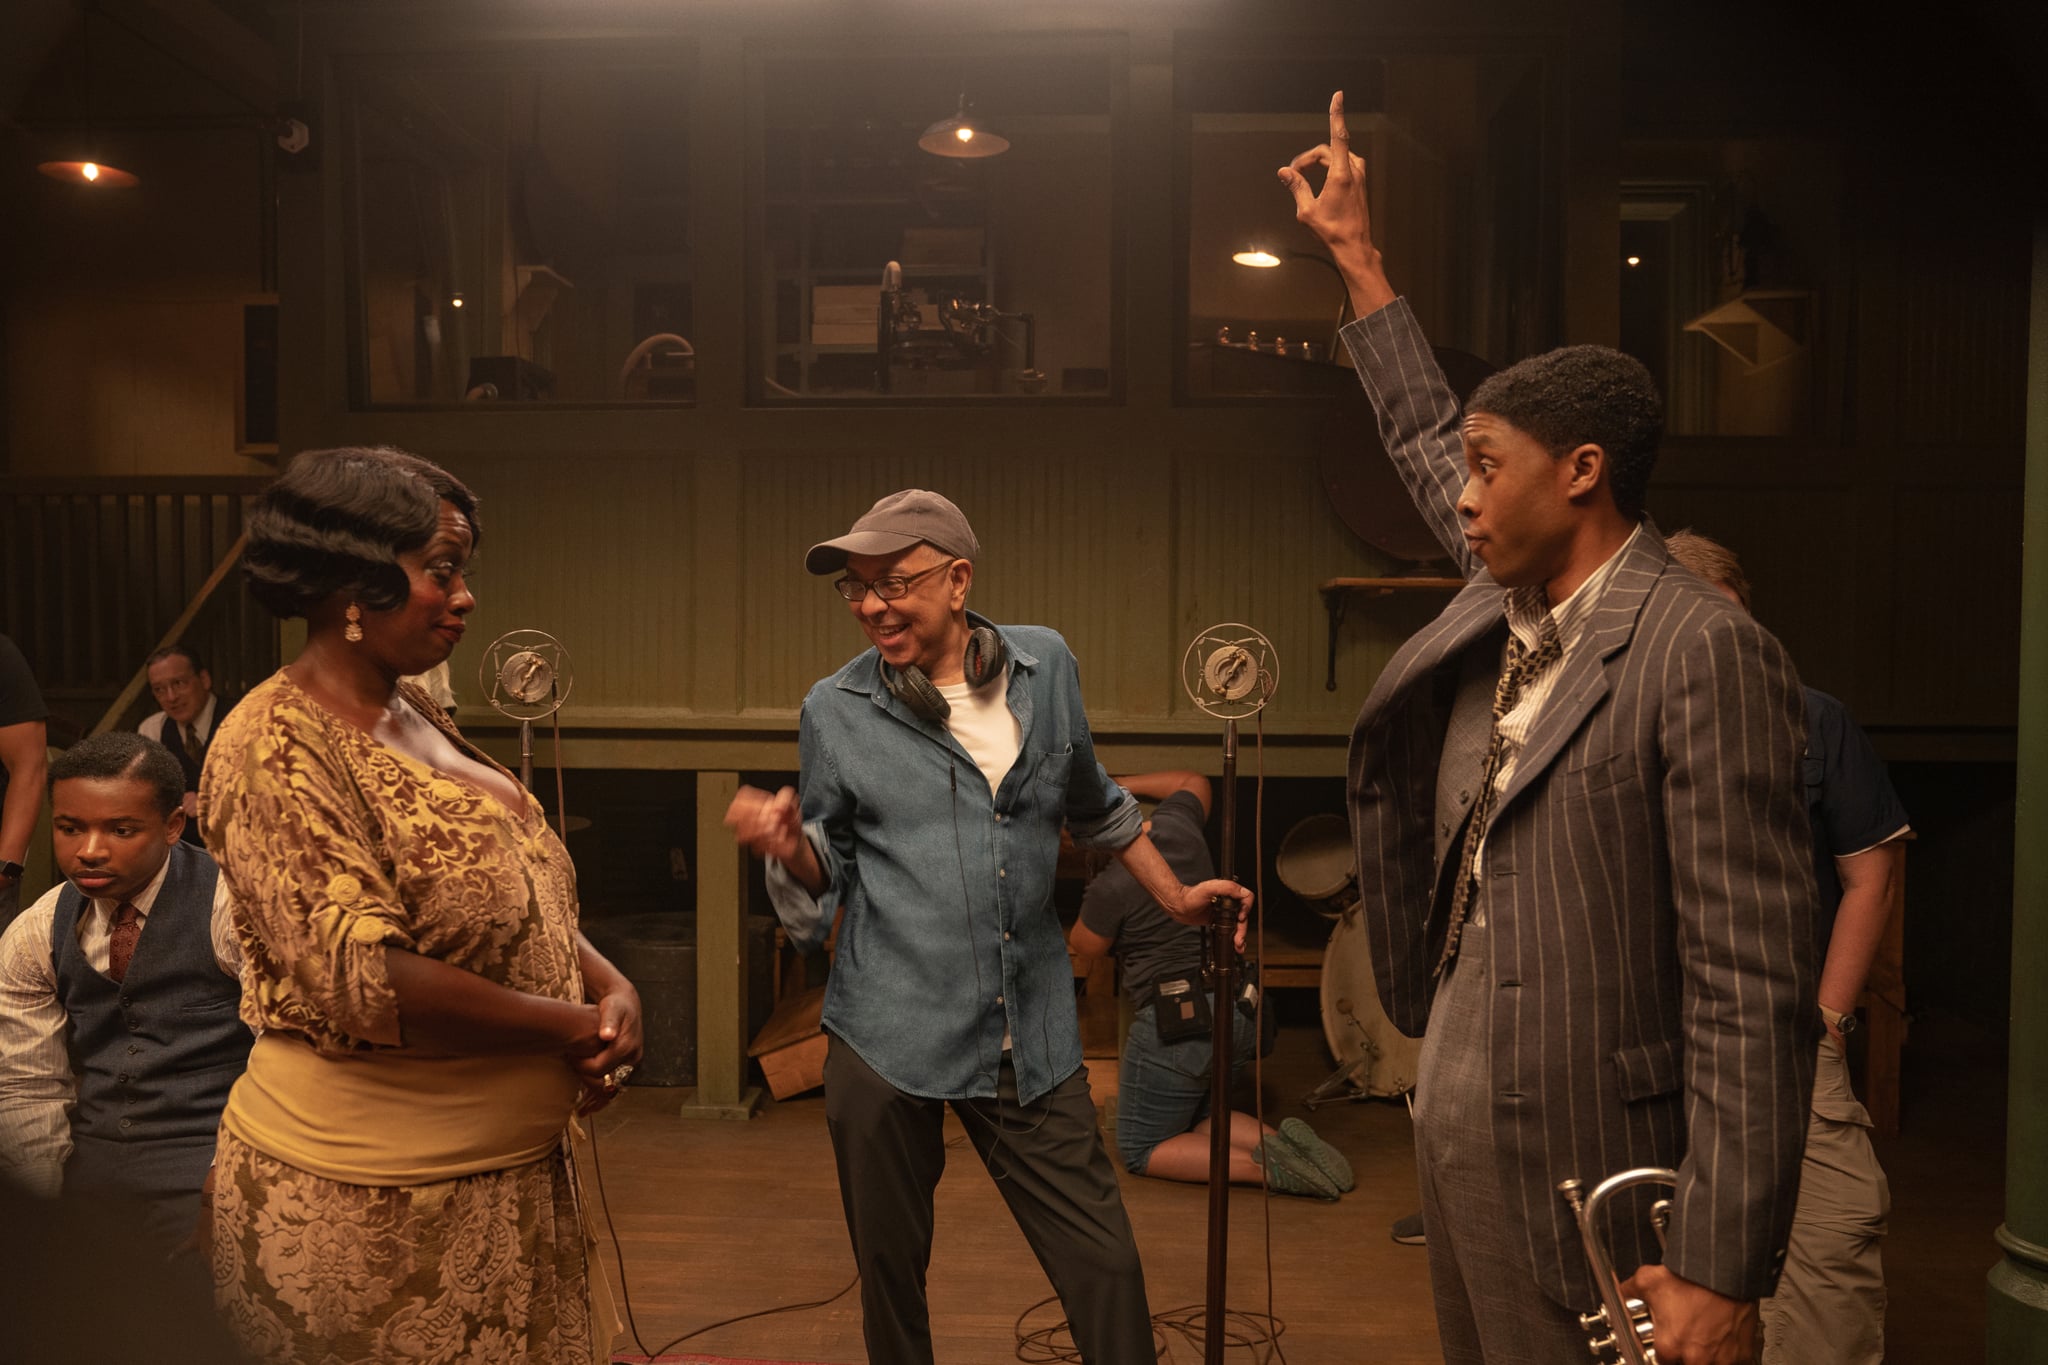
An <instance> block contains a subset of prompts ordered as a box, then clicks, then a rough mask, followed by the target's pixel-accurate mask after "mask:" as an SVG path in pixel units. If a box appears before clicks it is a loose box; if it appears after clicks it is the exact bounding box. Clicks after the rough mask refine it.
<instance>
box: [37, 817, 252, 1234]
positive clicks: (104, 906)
mask: <svg viewBox="0 0 2048 1365" xmlns="http://www.w3.org/2000/svg"><path fill="white" fill-rule="evenodd" d="M170 866H171V864H170V860H169V859H168V858H166V859H165V860H164V865H163V866H162V867H160V868H158V869H157V873H156V876H155V878H153V879H152V880H151V881H150V883H149V885H148V886H145V887H144V888H143V889H142V890H141V892H140V893H138V894H137V895H136V896H135V898H134V905H135V909H136V910H137V912H138V913H139V914H140V915H141V918H142V924H143V927H144V928H145V929H147V928H148V927H149V912H150V909H151V907H152V906H154V905H155V904H156V897H157V892H158V891H160V890H162V889H163V884H164V877H165V875H166V874H167V873H168V872H169V871H170ZM63 890H64V883H61V882H60V883H59V884H58V885H56V886H54V887H52V888H51V889H50V891H49V892H48V893H47V894H45V895H44V896H43V897H42V898H41V899H40V900H38V901H37V902H36V903H35V904H34V905H31V906H30V907H29V908H28V909H27V910H25V911H23V912H22V914H21V916H20V917H19V918H17V919H16V920H15V921H14V923H12V924H10V925H8V926H7V932H6V934H5V935H4V936H0V1180H4V1181H7V1182H8V1183H10V1184H12V1185H15V1186H17V1187H19V1188H21V1189H23V1190H26V1191H28V1192H29V1193H31V1194H35V1195H39V1196H41V1197H43V1198H46V1199H53V1198H55V1197H56V1196H57V1193H58V1191H59V1190H60V1189H61V1188H62V1187H63V1183H64V1163H65V1161H67V1160H68V1159H69V1158H70V1156H71V1109H72V1106H73V1105H74V1104H76V1103H77V1102H78V1082H77V1079H76V1078H75V1077H74V1076H73V1075H72V1072H71V1054H70V1052H69V1051H68V1050H67V1049H66V1048H65V1045H64V1033H65V1026H66V1024H67V1023H68V1022H69V1018H68V1016H67V1014H66V1012H65V1009H64V1002H63V1000H62V999H60V998H59V997H58V994H57V964H56V963H55V961H53V960H52V955H51V952H50V934H51V931H52V930H53V928H54V927H55V921H56V918H57V897H58V896H59V895H60V894H62V892H63ZM232 906H233V899H232V898H231V897H230V896H229V894H228V883H227V878H225V877H222V878H220V879H219V880H218V881H216V882H215V883H214V888H213V921H212V929H213V935H212V936H213V958H214V961H215V962H217V963H219V964H220V969H221V971H222V972H224V973H226V974H227V975H228V976H238V975H239V974H240V972H241V966H242V949H241V945H240V944H238V943H237V942H236V941H235V933H234V927H233V925H232V924H231V923H230V919H229V916H230V911H231V909H232ZM120 908H121V903H120V902H119V901H114V900H97V899H89V900H88V901H87V902H86V911H85V913H84V914H81V915H80V916H79V917H78V948H79V951H80V952H81V953H83V954H84V956H85V960H86V961H87V962H89V963H91V964H92V966H93V968H94V970H96V971H100V972H104V971H106V970H107V962H108V954H109V951H110V950H109V941H110V939H111V936H112V933H113V921H114V915H115V913H116V912H117V911H118V910H119V909H120Z"/></svg>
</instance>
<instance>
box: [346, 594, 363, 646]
mask: <svg viewBox="0 0 2048 1365" xmlns="http://www.w3.org/2000/svg"><path fill="white" fill-rule="evenodd" d="M346 614H347V617H348V624H347V625H346V626H343V627H342V629H341V638H342V639H344V640H346V641H348V642H349V643H350V644H354V643H355V642H356V641H358V640H360V639H362V638H363V609H362V608H361V607H359V606H357V605H356V604H355V603H353V602H351V603H349V604H348V612H347V613H346Z"/></svg>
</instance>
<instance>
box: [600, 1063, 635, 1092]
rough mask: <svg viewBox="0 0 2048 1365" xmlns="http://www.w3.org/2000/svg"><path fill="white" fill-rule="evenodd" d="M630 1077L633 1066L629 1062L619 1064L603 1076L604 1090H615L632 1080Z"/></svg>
mask: <svg viewBox="0 0 2048 1365" xmlns="http://www.w3.org/2000/svg"><path fill="white" fill-rule="evenodd" d="M632 1076H633V1064H632V1063H631V1062H621V1063H619V1065H617V1066H615V1067H613V1068H612V1069H611V1071H610V1072H609V1073H608V1074H607V1075H606V1076H605V1078H604V1088H605V1089H607V1090H617V1089H618V1088H619V1087H620V1086H622V1085H624V1084H625V1083H626V1082H627V1081H628V1080H630V1079H632Z"/></svg>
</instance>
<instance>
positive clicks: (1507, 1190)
mask: <svg viewBox="0 0 2048 1365" xmlns="http://www.w3.org/2000/svg"><path fill="white" fill-rule="evenodd" d="M1345 336H1346V340H1347V342H1348V344H1349V345H1350V348H1351V353H1352V356H1353V357H1354V359H1355V360H1356V362H1357V365H1358V372H1359V376H1360V378H1361V380H1362V381H1363V383H1364V384H1365V387H1366V390H1367V392H1368V393H1369V394H1370V395H1371V397H1372V400H1373V403H1374V406H1375V408H1376V409H1377V411H1378V413H1379V419H1380V431H1381V435H1382V437H1383V439H1384V441H1385V444H1386V448H1387V450H1388V452H1389V453H1390V454H1391V455H1392V457H1393V460H1394V463H1395V464H1396V465H1397V466H1398V467H1399V470H1400V472H1401V475H1402V477H1403V479H1404V481H1405V482H1406V483H1407V484H1408V486H1409V489H1410V492H1411V493H1412V495H1413V496H1414V497H1415V500H1416V503H1417V505H1418V507H1420V509H1421V510H1422V513H1423V515H1424V516H1425V517H1426V518H1427V519H1428V520H1429V521H1430V523H1431V525H1432V527H1433V528H1434V530H1435V531H1436V534H1437V538H1438V540H1440V541H1441V542H1442V543H1443V544H1444V546H1445V548H1446V549H1447V550H1449V551H1450V553H1451V554H1452V555H1453V556H1455V557H1456V558H1457V559H1458V561H1459V563H1460V565H1461V566H1462V568H1463V570H1464V574H1465V577H1466V579H1467V585H1466V587H1465V588H1464V590H1463V591H1462V592H1460V593H1459V594H1458V596H1457V597H1456V598H1455V599H1453V600H1452V602H1451V604H1450V606H1448V607H1447V608H1446V609H1445V610H1444V612H1443V614H1442V615H1441V616H1439V617H1438V618H1437V619H1436V620H1435V621H1434V622H1433V623H1432V624H1431V625H1430V626H1428V627H1427V628H1426V629H1424V630H1423V631H1421V632H1420V633H1419V634H1417V635H1416V636H1415V637H1413V638H1412V639H1410V640H1409V641H1408V643H1407V644H1406V646H1405V647H1403V648H1402V649H1401V651H1400V652H1399V653H1398V654H1396V655H1395V657H1394V658H1393V659H1392V660H1391V661H1390V662H1389V663H1388V665H1387V667H1386V669H1385V670H1384V671H1383V672H1382V673H1381V675H1380V678H1379V680H1378V682H1377V684H1376V685H1375V686H1374V687H1373V690H1372V693H1371V695H1370V696H1369V697H1368V698H1367V700H1366V702H1365V706H1364V708H1363V709H1362V710H1361V711H1360V713H1359V716H1358V722H1357V725H1356V727H1355V729H1354V730H1353V732H1352V738H1351V758H1350V776H1349V796H1350V804H1351V820H1352V837H1353V839H1354V841H1355V843H1356V851H1357V856H1358V871H1359V885H1360V888H1361V890H1362V891H1363V893H1364V896H1365V905H1366V913H1367V915H1368V917H1369V918H1368V924H1369V927H1370V931H1371V936H1372V949H1373V965H1374V970H1375V972H1376V974H1377V976H1378V980H1379V988H1380V995H1381V999H1382V1001H1383V1003H1384V1004H1385V1006H1386V1009H1387V1013H1388V1014H1389V1016H1391V1017H1392V1019H1393V1021H1394V1022H1395V1024H1396V1025H1397V1026H1399V1027H1400V1028H1401V1029H1402V1030H1403V1031H1405V1032H1407V1033H1409V1034H1420V1033H1421V1032H1422V1030H1423V1027H1424V1025H1425V1024H1426V1023H1427V1021H1428V1018H1429V1010H1430V1005H1431V1001H1432V999H1433V996H1434V985H1435V983H1434V981H1433V979H1432V976H1431V971H1432V968H1433V967H1434V965H1435V963H1436V959H1437V956H1438V954H1439V952H1440V951H1441V949H1442V944H1443V938H1444V932H1445V924H1446V918H1447V907H1448V902H1449V883H1450V881H1451V879H1452V877H1453V876H1454V875H1455V867H1454V866H1452V865H1454V864H1455V862H1456V850H1457V848H1458V846H1459V842H1460V839H1461V837H1462V830H1461V823H1462V822H1461V820H1460V818H1459V817H1460V816H1461V815H1462V814H1463V812H1464V811H1465V810H1467V809H1469V801H1470V798H1471V796H1473V795H1474V794H1476V793H1475V792H1473V791H1472V789H1473V788H1475V787H1476V785H1477V782H1478V779H1479V776H1480V770H1481V766H1482V764H1483V761H1484V755H1485V749H1486V744H1487V740H1488V735H1489V730H1490V726H1491V720H1492V717H1491V714H1490V711H1489V710H1488V709H1486V707H1485V705H1484V704H1483V703H1484V702H1485V701H1487V700H1490V694H1491V684H1492V680H1493V678H1494V677H1495V676H1497V674H1498V671H1499V659H1500V655H1499V647H1500V644H1501V642H1502V641H1503V640H1504V638H1505V627H1504V620H1505V597H1506V592H1505V590H1504V589H1503V588H1501V587H1500V586H1499V585H1498V584H1496V583H1495V582H1494V581H1493V580H1492V578H1491V577H1490V576H1489V575H1488V574H1487V573H1486V571H1485V569H1484V567H1483V566H1482V565H1480V564H1478V563H1477V562H1476V561H1475V560H1474V559H1473V557H1472V555H1471V553H1470V551H1469V548H1468V547H1467V545H1466V543H1465V541H1464V538H1463V536H1462V534H1461V533H1460V529H1459V518H1458V514H1457V510H1456V502H1457V497H1458V493H1459V490H1460V488H1461V487H1462V485H1463V482H1464V479H1465V473H1466V471H1465V460H1464V446H1463V442H1462V439H1461V437H1460V434H1459V425H1458V424H1459V412H1458V405H1457V400H1456V398H1455V397H1454V396H1453V395H1452V394H1451V392H1450V390H1449V388H1448V386H1447V385H1446V384H1445V383H1444V380H1443V377H1442V374H1441V372H1440V371H1439V370H1438V368H1437V365H1436V362H1435V360H1434V358H1433V357H1432V356H1431V353H1430V350H1429V346H1428V344H1427V342H1426V341H1425V340H1424V339H1423V336H1422V332H1421V329H1420V327H1419V326H1418V325H1417V323H1416V321H1415V318H1414V315H1413V314H1412V313H1411V312H1410V311H1409V309H1408V305H1407V303H1406V302H1405V301H1400V302H1396V303H1394V304H1393V305H1391V306H1389V307H1387V308H1384V309H1382V310H1380V311H1379V312H1377V313H1374V314H1371V315H1370V316H1368V317H1366V318H1364V319H1361V320H1360V321H1358V322H1356V323H1353V324H1352V325H1351V326H1350V327H1349V328H1347V329H1346V333H1345ZM1624 554H1625V556H1626V557H1625V558H1624V559H1623V561H1622V562H1621V563H1619V564H1618V565H1616V567H1615V573H1614V575H1613V577H1612V578H1611V580H1610V581H1609V583H1608V586H1607V589H1606V592H1605V594H1604V595H1603V596H1602V597H1601V599H1600V602H1599V604H1598V606H1597V607H1595V608H1594V611H1593V614H1592V615H1591V616H1590V617H1589V618H1588V620H1587V622H1586V626H1585V631H1584V634H1583V635H1582V636H1581V637H1580V640H1579V643H1578V645H1577V647H1576V648H1575V649H1574V650H1573V651H1572V652H1571V654H1570V656H1569V657H1568V658H1567V659H1566V660H1565V661H1564V663H1563V664H1562V665H1561V667H1562V668H1563V670H1564V671H1563V673H1562V674H1561V675H1560V676H1559V677H1558V679H1557V682H1556V686H1555V689H1554V690H1553V691H1552V693H1551V695H1550V698H1549V700H1548V701H1547V702H1546V704H1545V705H1544V708H1543V710H1542V712H1541V713H1540V714H1539V715H1538V716H1537V718H1536V721H1535V724H1534V726H1533V727H1532V729H1531V730H1530V733H1529V736H1528V739H1527V742H1526V744H1525V745H1524V747H1523V749H1522V751H1521V753H1520V755H1519V757H1518V759H1517V761H1516V764H1515V768H1514V773H1513V777H1512V779H1511V781H1510V782H1509V784H1508V786H1507V787H1506V788H1505V789H1504V791H1503V792H1502V794H1501V797H1500V800H1499V803H1498V805H1497V808H1496V811H1495V814H1494V818H1493V825H1492V829H1491V831H1490V832H1489V834H1488V836H1487V846H1486V857H1485V862H1484V866H1483V868H1482V872H1483V875H1484V885H1483V886H1482V888H1481V894H1483V895H1484V896H1485V898H1486V899H1485V905H1486V914H1487V920H1488V924H1489V926H1490V928H1489V932H1488V934H1487V935H1486V936H1485V938H1484V940H1482V941H1483V942H1484V943H1485V944H1486V946H1487V950H1488V951H1490V953H1491V954H1492V968H1493V978H1494V984H1495V991H1494V998H1493V1004H1492V1010H1491V1015H1490V1017H1491V1031H1492V1040H1491V1046H1490V1064H1491V1071H1492V1090H1493V1104H1492V1108H1493V1134H1494V1145H1495V1150H1496V1154H1497V1158H1498V1161H1499V1165H1500V1182H1501V1189H1502V1191H1503V1198H1504V1200H1505V1203H1506V1207H1505V1208H1504V1209H1503V1210H1502V1226H1503V1228H1504V1229H1505V1230H1506V1232H1507V1235H1508V1236H1510V1237H1514V1238H1520V1239H1523V1240H1524V1241H1525V1243H1526V1247H1527V1251H1528V1255H1529V1258H1530V1261H1531V1263H1532V1264H1533V1266H1534V1267H1535V1272H1536V1278H1537V1281H1538V1283H1539V1284H1540V1285H1541V1286H1542V1287H1543V1289H1544V1291H1545V1292H1546V1293H1548V1294H1549V1295H1550V1296H1551V1297H1552V1298H1554V1299H1556V1300H1558V1301H1559V1302H1560V1303H1563V1304H1567V1305H1570V1306H1572V1307H1575V1308H1580V1309H1584V1308H1587V1307H1591V1306H1592V1305H1593V1304H1594V1303H1596V1302H1597V1299H1596V1297H1595V1295H1594V1292H1593V1290H1592V1287H1591V1286H1592V1280H1591V1277H1590V1275H1589V1273H1588V1272H1587V1270H1586V1268H1585V1264H1584V1256H1583V1254H1582V1251H1581V1249H1580V1247H1579V1243H1578V1235H1577V1229H1576V1225H1575V1224H1574V1223H1573V1221H1572V1218H1571V1214H1570V1210H1569V1209H1568V1208H1567V1207H1566V1205H1565V1203H1564V1201H1563V1199H1561V1198H1560V1197H1559V1195H1558V1193H1557V1182H1558V1181H1560V1180H1562V1179H1564V1178H1566V1177H1567V1176H1574V1175H1576V1176H1579V1177H1581V1178H1583V1179H1585V1180H1586V1182H1587V1184H1588V1185H1589V1186H1590V1185H1591V1184H1592V1183H1593V1182H1594V1181H1596V1180H1598V1179H1600V1178H1602V1177H1604V1176H1606V1175H1608V1174H1611V1173H1612V1172H1614V1171H1617V1170H1621V1169H1623V1168H1625V1167H1630V1166H1640V1165H1659V1166H1674V1167H1677V1168H1678V1172H1679V1180H1678V1190H1677V1193H1676V1195H1675V1197H1674V1207H1673V1218H1672V1225H1671V1233H1670V1241H1669V1246H1668V1249H1667V1251H1666V1252H1665V1254H1664V1255H1663V1256H1662V1258H1661V1259H1663V1261H1664V1263H1665V1264H1666V1265H1668V1266H1669V1267H1670V1268H1671V1270H1672V1271H1673V1272H1674V1273H1676V1274H1678V1275H1681V1276H1683V1277H1685V1278H1686V1279H1688V1280H1692V1281H1694V1282H1696V1283H1699V1284H1703V1285H1706V1286H1708V1287H1709V1288H1712V1289H1715V1290H1717V1291H1719V1292H1720V1293H1723V1294H1726V1295H1729V1296H1730V1297H1733V1298H1737V1299H1745V1300H1746V1299H1755V1298H1759V1297H1763V1296H1765V1295H1768V1294H1769V1293H1770V1292H1771V1290H1772V1289H1773V1288H1774V1287H1775V1285H1776V1283H1777V1277H1778V1270H1779V1268H1780V1266H1781V1265H1782V1264H1783V1260H1784V1247H1785V1241H1786V1237H1787V1234H1788V1232H1789V1229H1790V1227H1791V1222H1792V1208H1793V1202H1794V1199H1795V1197H1796V1195H1797V1193H1798V1184H1799V1162H1800V1154H1801V1151H1802V1149H1803V1146H1804V1142H1805V1136H1806V1106H1807V1100H1808V1095H1809V1092H1810V1091H1811V1089H1812V1086H1813V1062H1814V1055H1815V1054H1814V1049H1815V1046H1816V1043H1817V1035H1818V1032H1819V1028H1820V1023H1819V1014H1818V1010H1817V1008H1816V1004H1817V1002H1816V998H1815V989H1816V985H1817V981H1818V967H1817V958H1816V952H1815V944H1814V916H1815V897H1814V885H1813V872H1812V866H1811V854H1810V844H1809V841H1808V835H1807V816H1806V808H1805V801H1804V795H1803V792H1802V790H1801V783H1800V763H1799V759H1800V753H1801V749H1802V746H1803V744H1804V741H1805V732H1806V722H1805V714H1804V707H1803V703H1802V700H1801V696H1800V690H1799V680H1798V678H1797V676H1796V674H1795V673H1794V671H1793V668H1792V665H1791V663H1790V661H1789V660H1788V659H1787V657H1786V655H1785V652H1784V650H1783V649H1782V648H1781V647H1780V646H1779V645H1778V642H1777V641H1776V640H1775V639H1773V638H1772V637H1771V635H1770V634H1769V632H1767V631H1765V630H1764V629H1763V628H1762V627H1761V626H1759V625H1758V624H1757V623H1756V622H1755V621H1754V620H1752V619H1751V618H1750V617H1749V616H1748V614H1747V613H1745V612H1743V611H1741V610H1739V609H1738V608H1736V607H1734V606H1733V605H1732V604H1730V603H1729V602H1727V601H1726V600H1725V599H1723V598H1722V597H1721V596H1720V594H1719V593H1717V592H1715V591H1714V590H1713V589H1712V588H1710V587H1708V586H1707V585H1706V584H1705V583H1703V582H1702V581H1701V580H1700V579H1698V578H1696V577H1694V576H1693V575H1692V574H1690V573H1688V572H1686V571H1685V570H1684V569H1682V568H1680V567H1678V566H1677V565H1676V564H1674V563H1673V562H1672V561H1671V559H1670V558H1669V556H1668V554H1667V553H1666V551H1665V549H1664V543H1663V540H1662V539H1661V537H1659V536H1658V535H1657V534H1656V532H1655V529H1654V528H1653V527H1649V526H1647V525H1646V526H1645V534H1643V535H1641V536H1638V537H1637V538H1636V540H1635V541H1634V542H1633V544H1632V545H1631V546H1630V547H1629V548H1628V549H1627V550H1626V551H1624ZM1475 680H1483V682H1482V685H1479V686H1475V685H1473V684H1474V682H1475ZM1475 696H1477V697H1479V698H1480V699H1481V701H1482V704H1481V705H1478V706H1474V705H1472V704H1470V700H1469V699H1471V698H1473V697H1475ZM1461 697H1463V698H1465V699H1467V701H1466V702H1465V703H1464V704H1460V701H1459V698H1461ZM1440 777H1441V781H1440ZM1454 788H1457V789H1458V790H1453V789H1454ZM1461 797H1462V798H1464V799H1463V800H1461V799H1460V798H1461ZM1425 1083H1427V1082H1426V1079H1425ZM1648 1203H1649V1196H1648V1195H1645V1196H1644V1197H1642V1198H1641V1199H1640V1200H1639V1201H1638V1202H1637V1203H1636V1205H1635V1207H1634V1208H1633V1210H1631V1209H1630V1206H1629V1205H1628V1204H1627V1203H1625V1202H1623V1203H1621V1205H1620V1208H1621V1212H1620V1215H1619V1216H1618V1217H1617V1220H1616V1223H1615V1225H1614V1226H1613V1227H1612V1228H1611V1229H1610V1245H1611V1246H1612V1247H1613V1248H1614V1255H1615V1261H1616V1263H1617V1268H1618V1269H1620V1270H1621V1271H1622V1273H1623V1274H1624V1275H1626V1274H1627V1273H1629V1271H1630V1270H1631V1269H1632V1268H1633V1267H1634V1266H1636V1265H1638V1264H1641V1263H1642V1262H1644V1261H1655V1260H1658V1259H1660V1258H1659V1255H1658V1252H1657V1247H1656V1243H1655V1240H1654V1236H1653V1234H1652V1233H1651V1232H1650V1230H1649V1226H1648V1221H1647V1216H1646V1210H1647V1206H1648Z"/></svg>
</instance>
